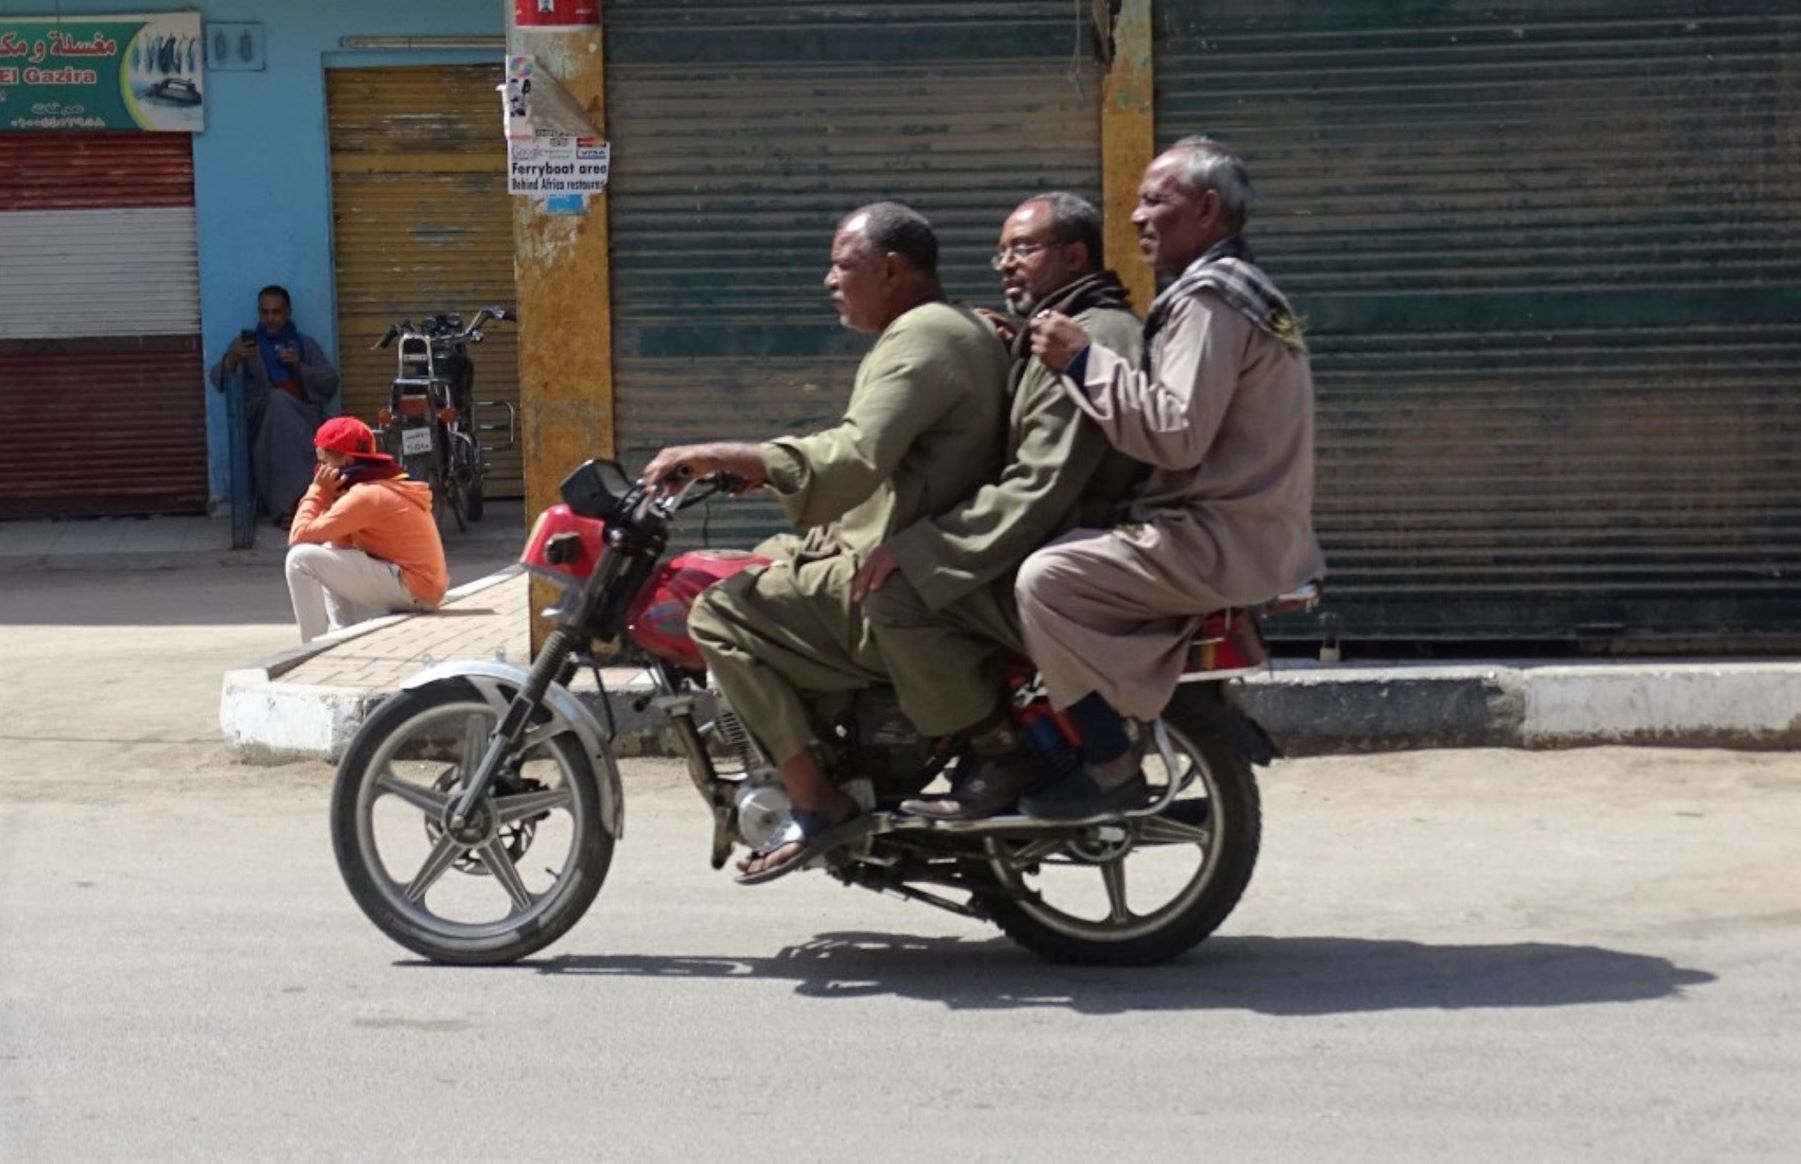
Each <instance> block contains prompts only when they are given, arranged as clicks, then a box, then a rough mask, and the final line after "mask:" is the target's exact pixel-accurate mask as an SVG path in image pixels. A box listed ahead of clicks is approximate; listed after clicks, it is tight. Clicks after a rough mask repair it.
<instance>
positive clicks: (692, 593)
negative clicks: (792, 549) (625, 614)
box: [625, 550, 769, 671]
mask: <svg viewBox="0 0 1801 1164" xmlns="http://www.w3.org/2000/svg"><path fill="white" fill-rule="evenodd" d="M768 561H769V559H768V558H762V557H758V556H757V555H756V554H747V553H745V552H743V551H742V550H692V551H690V552H688V553H686V554H680V555H677V556H676V557H674V558H672V559H670V561H669V563H668V564H667V565H665V566H664V567H663V570H662V573H660V574H658V575H657V578H656V581H654V582H652V583H651V584H650V585H649V586H647V587H645V589H644V593H643V594H642V595H640V596H639V598H638V601H637V603H636V604H634V605H633V607H632V610H631V613H630V616H629V617H630V621H629V623H628V624H627V625H626V628H625V635H626V637H627V638H629V639H631V640H632V642H634V643H637V644H638V645H639V646H640V647H643V648H644V649H645V650H647V651H649V652H650V653H651V654H653V655H655V656H656V657H657V658H659V659H666V660H668V661H669V662H671V663H676V664H678V665H680V666H683V667H687V668H688V669H689V670H691V671H704V670H706V666H707V665H706V663H705V662H704V661H703V660H702V659H701V657H700V651H699V650H697V649H696V648H695V646H694V640H693V639H692V638H690V637H689V635H688V611H689V610H690V609H691V608H692V607H693V606H694V600H695V599H696V598H699V597H700V592H701V591H702V590H705V589H706V588H707V587H709V586H711V585H712V584H713V583H715V582H718V581H720V580H721V579H724V578H730V577H731V576H732V575H733V574H736V573H738V571H740V570H743V569H746V568H748V567H751V566H761V565H765V564H767V563H768Z"/></svg>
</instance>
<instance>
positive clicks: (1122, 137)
mask: <svg viewBox="0 0 1801 1164" xmlns="http://www.w3.org/2000/svg"><path fill="white" fill-rule="evenodd" d="M1111 31H1112V37H1111V54H1110V58H1109V59H1108V61H1107V62H1106V64H1107V72H1106V76H1105V77H1104V78H1103V80H1102V87H1101V213H1102V215H1103V216H1104V218H1105V226H1106V234H1105V236H1104V237H1105V244H1106V248H1107V262H1108V265H1109V266H1111V267H1112V268H1113V269H1114V270H1116V271H1118V272H1119V277H1120V278H1121V279H1123V280H1124V281H1125V284H1126V286H1127V287H1129V288H1131V289H1132V304H1133V306H1134V307H1136V308H1137V309H1138V311H1139V313H1140V314H1143V313H1144V312H1145V311H1146V310H1147V309H1148V308H1149V307H1150V305H1151V299H1152V298H1153V297H1154V296H1155V295H1156V293H1157V282H1156V276H1155V274H1154V273H1153V272H1152V271H1151V268H1150V265H1149V264H1147V263H1145V262H1144V260H1143V258H1142V256H1140V255H1139V253H1138V234H1137V232H1136V231H1134V230H1133V229H1132V223H1131V221H1130V218H1131V214H1132V208H1133V207H1134V206H1136V205H1137V204H1138V180H1139V179H1140V178H1142V177H1143V176H1144V168H1145V167H1146V166H1147V165H1149V164H1150V161H1151V158H1153V157H1155V156H1156V153H1155V151H1156V119H1155V115H1154V112H1153V101H1152V97H1153V90H1152V80H1153V78H1152V71H1151V0H1121V3H1120V5H1119V11H1118V12H1117V13H1115V14H1114V15H1113V18H1112V28H1111Z"/></svg>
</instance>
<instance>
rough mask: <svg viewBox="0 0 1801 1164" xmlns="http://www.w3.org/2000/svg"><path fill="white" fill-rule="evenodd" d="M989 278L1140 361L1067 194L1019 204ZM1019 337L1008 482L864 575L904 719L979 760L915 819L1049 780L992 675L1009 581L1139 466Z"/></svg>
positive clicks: (1114, 498)
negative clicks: (964, 744) (957, 743)
mask: <svg viewBox="0 0 1801 1164" xmlns="http://www.w3.org/2000/svg"><path fill="white" fill-rule="evenodd" d="M994 268H995V270H997V271H999V272H1000V275H1001V289H1002V292H1003V293H1004V294H1005V296H1006V300H1007V307H1008V309H1009V310H1010V311H1011V312H1013V313H1014V314H1015V315H1016V316H1022V317H1024V316H1030V315H1032V314H1033V313H1034V312H1036V311H1040V310H1057V311H1062V312H1065V313H1067V314H1069V315H1071V316H1073V317H1074V318H1075V319H1076V321H1077V322H1078V323H1080V324H1081V325H1082V327H1083V328H1084V329H1086V330H1087V331H1088V333H1089V334H1091V335H1093V336H1094V337H1095V338H1096V339H1097V340H1098V341H1099V342H1101V343H1105V344H1107V345H1108V346H1109V347H1111V348H1113V349H1114V350H1116V351H1118V352H1120V353H1122V354H1124V355H1127V356H1129V357H1132V358H1136V357H1137V354H1138V347H1139V339H1138V336H1139V325H1138V317H1137V316H1135V315H1133V314H1132V312H1131V307H1130V301H1129V293H1128V292H1127V291H1126V288H1125V286H1124V285H1123V284H1122V283H1121V282H1120V281H1119V277H1118V276H1116V275H1115V274H1114V273H1113V272H1112V271H1107V270H1103V269H1102V265H1101V215H1100V212H1099V211H1098V210H1096V209H1095V208H1094V207H1093V206H1090V205H1089V204H1088V203H1087V202H1084V201H1083V200H1082V199H1080V198H1078V197H1076V196H1075V195H1074V194H1067V193H1063V192H1061V191H1054V192H1052V193H1049V194H1040V195H1038V196H1037V197H1035V198H1029V199H1027V200H1026V201H1025V202H1023V203H1021V204H1020V205H1019V207H1018V209H1016V210H1014V211H1013V213H1012V214H1011V215H1009V216H1008V217H1007V220H1006V222H1004V223H1003V224H1002V225H1001V233H1000V249H999V250H997V251H996V252H995V255H994ZM1007 330H1008V331H1011V332H1013V334H1012V336H1011V343H1012V348H1013V367H1012V371H1011V374H1010V376H1009V379H1008V388H1009V395H1010V396H1011V410H1010V420H1009V425H1008V430H1007V450H1006V451H1007V463H1006V466H1005V468H1003V469H1002V470H1001V473H1000V476H999V477H998V478H996V479H995V480H993V481H990V482H989V483H987V484H985V485H983V486H982V487H981V488H980V489H978V490H976V492H975V494H974V495H973V496H971V497H969V498H967V499H966V500H964V501H963V502H961V503H960V504H958V505H956V506H954V507H952V508H951V509H949V510H946V511H945V512H943V513H939V514H934V515H928V516H926V517H925V518H922V519H921V520H919V521H916V522H914V523H913V524H912V525H910V526H908V527H907V528H906V529H904V530H901V531H900V532H899V533H897V534H895V535H894V536H893V537H892V538H890V539H888V541H887V542H886V543H884V544H883V545H882V547H881V548H880V549H878V550H876V552H875V553H873V554H871V555H870V557H869V560H868V562H867V563H865V565H864V567H863V570H862V572H861V573H860V574H859V575H858V579H857V581H858V587H859V589H858V594H857V596H858V597H859V598H861V599H862V602H863V610H864V615H865V617H867V618H868V620H869V622H870V625H871V627H872V629H873V631H874V633H875V639H876V643H877V645H878V646H879V647H880V649H881V655H882V661H883V663H884V665H885V666H886V667H887V670H888V675H889V678H890V680H891V681H892V682H893V684H894V688H895V693H896V695H897V696H898V697H899V698H900V704H901V708H902V710H903V711H905V712H906V714H907V716H908V718H909V719H911V720H912V721H913V725H914V726H915V727H917V728H918V729H919V730H920V731H921V732H922V733H924V734H926V735H932V736H949V735H959V734H960V735H962V736H963V737H964V738H965V739H966V740H967V741H968V745H969V748H970V751H971V752H972V753H973V756H974V760H973V762H970V761H965V762H964V763H963V764H961V765H960V766H959V767H958V769H957V777H956V781H955V783H954V784H953V785H952V787H951V793H950V795H949V796H942V797H926V798H922V799H919V800H909V801H907V802H905V803H904V804H903V805H902V806H901V807H902V808H904V809H906V810H907V811H909V812H914V813H919V814H921V815H926V816H936V817H944V818H948V819H967V818H973V817H983V816H991V815H993V814H994V813H996V812H999V811H1000V810H1001V809H1003V808H1006V807H1007V806H1009V805H1011V804H1012V803H1013V802H1014V801H1015V800H1016V799H1018V797H1019V795H1020V793H1022V792H1024V791H1025V790H1026V789H1027V788H1029V787H1030V786H1031V785H1032V784H1033V783H1035V782H1036V781H1037V780H1038V779H1039V777H1040V769H1039V765H1038V763H1037V761H1036V760H1035V759H1034V757H1033V756H1032V754H1031V752H1030V750H1029V749H1026V748H1025V747H1024V746H1023V744H1022V742H1021V741H1020V739H1019V732H1018V731H1017V729H1016V728H1015V727H1014V725H1013V721H1012V719H1011V716H1010V715H1009V709H1008V707H1007V706H1006V703H1005V701H1004V699H1003V697H1002V691H1001V684H1000V678H999V675H998V674H997V670H998V668H997V666H996V664H997V663H998V661H999V660H1000V658H1001V657H1002V655H1003V652H1004V651H1010V652H1012V653H1013V654H1015V655H1023V654H1024V653H1025V647H1024V645H1023V644H1022V643H1021V641H1020V636H1019V615H1018V611H1017V609H1016V608H1015V606H1014V602H1013V572H1014V570H1015V569H1017V568H1018V566H1019V563H1020V562H1021V561H1022V560H1023V559H1024V558H1025V556H1026V555H1027V554H1029V553H1031V552H1032V551H1033V550H1035V549H1037V548H1038V547H1039V546H1041V545H1043V544H1044V543H1045V542H1047V541H1049V540H1050V539H1051V538H1053V537H1055V536H1056V535H1057V534H1060V533H1062V532H1063V531H1065V530H1067V529H1069V528H1071V527H1072V526H1075V525H1079V524H1083V523H1085V522H1086V523H1093V522H1095V521H1097V520H1100V519H1102V518H1104V517H1105V515H1106V514H1108V513H1110V512H1111V511H1112V509H1113V506H1114V504H1115V503H1116V502H1118V501H1119V500H1121V499H1122V498H1123V497H1124V496H1125V494H1126V491H1127V490H1128V489H1129V488H1130V487H1131V485H1132V483H1133V481H1134V480H1136V478H1137V476H1138V473H1139V470H1140V466H1139V464H1138V462H1136V461H1134V460H1132V459H1131V458H1130V457H1127V456H1125V455H1124V454H1123V453H1119V452H1116V451H1114V450H1113V448H1112V447H1111V446H1110V445H1109V444H1108V443H1107V438H1106V435H1105V434H1103V433H1102V432H1101V430H1100V427H1099V426H1098V425H1096V424H1095V423H1094V422H1093V421H1091V420H1088V419H1086V418H1085V417H1084V416H1083V415H1082V412H1081V410H1080V409H1078V408H1077V407H1076V405H1075V403H1074V402H1073V401H1071V400H1070V399H1069V397H1068V396H1066V395H1065V394H1064V392H1063V389H1062V388H1061V387H1060V386H1059V385H1058V377H1057V375H1056V373H1054V372H1052V371H1051V370H1050V369H1048V368H1046V367H1045V366H1044V364H1043V363H1042V362H1041V361H1039V360H1038V359H1037V358H1035V357H1034V356H1033V355H1032V344H1031V336H1030V334H1029V333H1027V331H1026V329H1025V328H1024V327H1023V326H1021V327H1018V328H1017V329H1015V328H1014V327H1012V326H1011V325H1008V328H1007Z"/></svg>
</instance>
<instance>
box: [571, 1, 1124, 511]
mask: <svg viewBox="0 0 1801 1164" xmlns="http://www.w3.org/2000/svg"><path fill="white" fill-rule="evenodd" d="M1086 10H1087V6H1086V5H1081V6H1072V5H1071V4H1068V3H1011V4H998V3H966V4H952V3H878V4H863V5H858V6H856V7H854V8H847V7H842V6H834V5H820V4H793V3H777V2H775V0H753V2H748V3H745V2H732V3H725V2H719V0H690V2H684V3H669V2H667V0H610V2H609V3H608V5H607V8H606V22H605V23H606V37H607V116H608V132H609V136H610V137H611V139H612V142H613V147H614V167H613V177H612V184H611V188H610V190H609V192H608V200H609V203H610V206H609V213H610V216H611V217H610V235H611V239H612V250H613V336H614V382H615V385H616V392H617V409H616V420H617V426H618V434H619V447H620V451H621V453H622V454H623V456H624V458H625V459H626V460H627V461H628V462H629V463H631V464H632V465H634V466H636V465H641V464H642V463H643V462H644V461H645V460H646V459H648V458H649V456H650V454H651V453H652V452H653V451H654V450H656V449H658V448H660V447H662V446H663V445H666V444H670V443H674V442H683V441H692V440H706V439H719V438H732V439H760V438H763V437H766V436H770V435H773V434H776V433H781V432H805V431H808V430H811V429H815V428H818V427H820V426H821V425H824V424H827V423H830V422H831V421H833V420H835V419H836V418H837V417H838V416H839V415H840V414H841V413H842V410H843V406H844V401H845V399H846V398H847V397H848V395H849V391H850V383H851V377H852V374H853V372H854V371H855V368H856V364H857V360H858V359H859V358H860V356H861V354H862V353H863V352H864V351H866V350H867V347H868V341H867V339H866V338H864V337H861V336H859V335H857V334H855V333H851V332H847V331H845V330H844V329H842V328H841V327H840V326H839V325H838V322H837V319H836V317H835V316H834V315H833V314H832V312H831V309H830V306H829V304H828V303H827V301H826V298H825V293H824V291H823V289H822V287H821V285H820V280H821V279H822V278H823V277H824V274H825V266H826V254H827V251H828V250H829V248H830V242H831V231H832V228H833V226H834V225H835V223H836V221H837V220H838V218H839V217H840V216H841V215H842V214H844V213H845V212H846V211H848V210H850V209H852V208H853V207H855V206H856V205H858V204H860V203H864V202H870V201H875V200H877V199H884V198H892V199H897V200H899V201H903V202H906V203H908V204H910V205H912V206H914V207H915V208H917V209H918V210H920V211H921V212H923V213H924V214H926V215H927V217H929V218H930V219H931V220H932V222H933V223H934V225H935V226H936V227H937V229H938V233H939V238H940V242H941V247H942V268H943V274H944V276H945V282H946V285H947V287H948V288H949V290H950V293H951V294H952V295H953V296H956V297H958V298H962V299H965V300H968V301H971V302H975V303H982V304H997V303H998V301H999V292H998V284H997V280H996V277H995V274H994V272H993V271H992V270H991V269H990V268H989V267H988V263H987V257H988V256H989V255H990V254H992V253H993V249H994V244H995V237H996V235H998V234H999V232H1000V225H1001V221H1002V220H1003V219H1004V218H1005V217H1006V215H1007V213H1008V212H1009V211H1011V210H1012V209H1013V207H1014V206H1015V205H1017V204H1018V203H1019V202H1020V201H1021V200H1022V199H1024V198H1026V197H1028V196H1030V195H1031V194H1034V193H1037V192H1039V191H1042V190H1044V189H1048V188H1063V189H1070V190H1074V191H1077V192H1079V193H1082V194H1084V195H1086V196H1087V197H1090V198H1094V197H1097V196H1098V194H1099V185H1100V178H1099V144H1098V139H1099V115H1098V111H1097V94H1096V84H1097V82H1096V76H1095V72H1094V70H1093V67H1092V65H1091V64H1090V63H1089V61H1088V57H1087V46H1088V43H1089V41H1088V37H1089V32H1088V25H1087V23H1086V21H1087V15H1086ZM1078 49H1079V50H1080V51H1078ZM692 524H693V526H694V528H692V529H689V530H688V531H686V532H687V533H688V534H689V535H691V536H693V535H696V534H697V532H698V524H699V523H698V522H696V523H692ZM780 524H781V518H780V515H779V513H778V512H777V511H776V510H775V509H774V507H773V506H770V505H767V504H762V503H752V502H734V503H731V504H729V505H728V504H721V505H719V506H716V507H714V508H713V511H712V516H711V522H710V526H709V529H708V531H707V534H708V537H709V539H710V540H712V541H714V542H717V543H721V544H748V543H749V542H752V541H754V540H755V539H756V538H757V537H758V536H760V535H761V534H764V533H767V532H770V531H772V530H774V529H776V528H779V526H780Z"/></svg>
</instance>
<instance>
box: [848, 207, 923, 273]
mask: <svg viewBox="0 0 1801 1164" xmlns="http://www.w3.org/2000/svg"><path fill="white" fill-rule="evenodd" d="M858 215H863V216H864V222H863V225H862V235H863V242H864V244H865V245H866V246H868V247H869V249H870V250H871V251H873V252H874V253H876V254H878V255H886V254H896V255H899V256H900V257H901V259H902V260H903V261H905V262H906V264H907V265H908V266H909V267H912V268H913V269H914V270H915V271H918V272H919V273H920V274H922V275H930V276H933V277H934V278H935V277H937V274H938V233H937V232H936V231H934V230H933V229H932V224H931V223H930V222H929V221H927V219H926V216H925V215H923V214H921V213H920V212H919V211H917V210H914V209H913V208H912V207H910V206H903V205H901V204H900V203H899V202H871V203H870V204H869V205H867V206H859V207H857V209H855V210H853V211H851V212H850V213H849V214H847V215H845V216H844V217H843V218H842V219H841V220H839V223H838V226H839V229H843V227H844V225H845V224H846V223H848V222H850V221H851V220H852V219H853V218H856V217H857V216H858Z"/></svg>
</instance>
